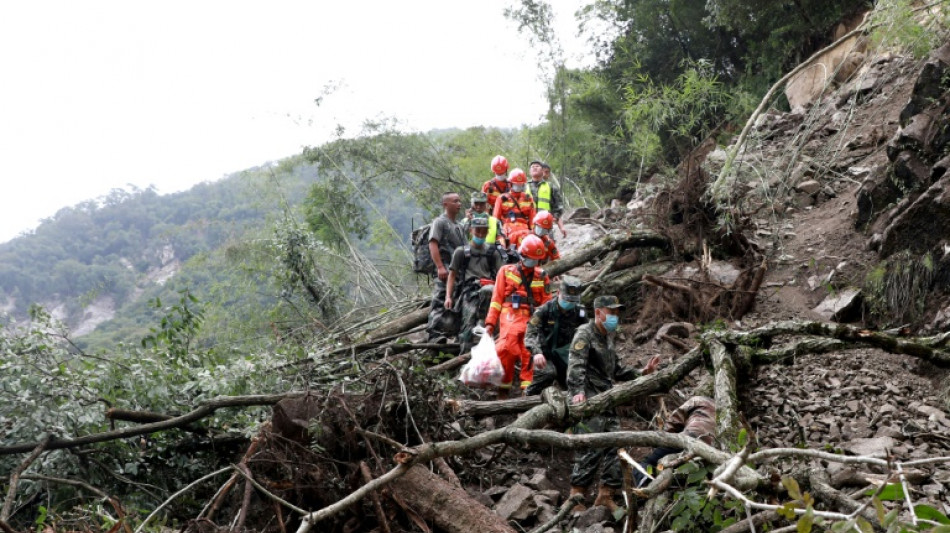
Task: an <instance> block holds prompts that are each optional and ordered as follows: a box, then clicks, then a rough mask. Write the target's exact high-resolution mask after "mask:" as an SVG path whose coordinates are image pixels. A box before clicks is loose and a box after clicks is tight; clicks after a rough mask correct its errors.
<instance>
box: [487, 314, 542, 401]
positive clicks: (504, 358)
mask: <svg viewBox="0 0 950 533" xmlns="http://www.w3.org/2000/svg"><path fill="white" fill-rule="evenodd" d="M530 318H531V317H530V316H529V312H528V309H527V308H524V309H510V308H507V307H506V308H504V309H502V311H501V316H500V317H499V320H498V340H497V341H495V351H497V352H498V358H499V359H501V366H502V368H504V369H505V377H504V378H502V383H501V387H502V388H511V385H512V382H513V381H514V379H515V362H516V361H521V377H522V381H524V376H525V361H526V353H527V349H526V348H525V346H524V332H525V329H526V328H527V327H528V320H529V319H530ZM528 372H529V373H530V374H533V372H531V369H530V368H529V369H528ZM530 382H531V378H530V377H529V378H528V383H530ZM524 387H527V385H524ZM524 387H522V388H524Z"/></svg>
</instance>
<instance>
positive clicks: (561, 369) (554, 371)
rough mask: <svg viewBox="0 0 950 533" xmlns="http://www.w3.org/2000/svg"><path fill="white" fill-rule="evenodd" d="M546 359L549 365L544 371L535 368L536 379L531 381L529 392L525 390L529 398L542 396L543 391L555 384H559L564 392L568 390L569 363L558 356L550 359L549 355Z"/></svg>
mask: <svg viewBox="0 0 950 533" xmlns="http://www.w3.org/2000/svg"><path fill="white" fill-rule="evenodd" d="M544 358H545V359H546V360H547V362H548V364H546V365H544V368H542V369H538V368H537V367H535V369H534V379H533V380H531V385H528V388H527V390H525V394H527V395H528V396H534V395H536V394H541V391H543V390H544V389H546V388H548V387H550V386H551V385H554V384H555V383H557V384H558V385H559V386H560V387H561V389H562V390H566V389H567V363H565V362H564V360H563V359H561V358H560V357H558V356H557V355H553V356H551V357H548V355H547V354H545V355H544Z"/></svg>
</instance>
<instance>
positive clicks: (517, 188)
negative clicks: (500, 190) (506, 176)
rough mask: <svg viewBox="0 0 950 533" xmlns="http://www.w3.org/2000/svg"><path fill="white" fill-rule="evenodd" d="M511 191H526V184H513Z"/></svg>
mask: <svg viewBox="0 0 950 533" xmlns="http://www.w3.org/2000/svg"><path fill="white" fill-rule="evenodd" d="M511 192H524V185H522V184H520V183H519V184H517V185H512V186H511Z"/></svg>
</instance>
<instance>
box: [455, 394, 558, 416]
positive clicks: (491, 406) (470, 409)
mask: <svg viewBox="0 0 950 533" xmlns="http://www.w3.org/2000/svg"><path fill="white" fill-rule="evenodd" d="M448 403H449V404H451V406H452V409H453V410H454V411H455V412H456V413H458V414H459V415H461V416H472V417H476V418H478V417H483V416H497V415H510V414H512V413H523V412H525V411H527V410H528V409H531V408H532V407H535V406H537V405H541V403H543V401H542V400H541V397H540V396H528V397H527V398H514V399H511V400H487V401H476V400H448Z"/></svg>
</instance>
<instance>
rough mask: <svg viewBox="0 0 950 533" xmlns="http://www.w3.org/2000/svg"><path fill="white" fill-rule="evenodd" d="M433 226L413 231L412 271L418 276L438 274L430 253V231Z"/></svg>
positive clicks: (427, 225) (429, 225)
mask: <svg viewBox="0 0 950 533" xmlns="http://www.w3.org/2000/svg"><path fill="white" fill-rule="evenodd" d="M430 229H432V224H426V225H425V226H421V227H419V228H416V229H414V230H412V271H413V272H415V273H416V274H428V275H430V276H434V275H435V274H436V269H435V261H433V260H432V254H430V253H429V230H430Z"/></svg>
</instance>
